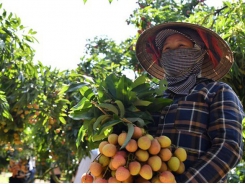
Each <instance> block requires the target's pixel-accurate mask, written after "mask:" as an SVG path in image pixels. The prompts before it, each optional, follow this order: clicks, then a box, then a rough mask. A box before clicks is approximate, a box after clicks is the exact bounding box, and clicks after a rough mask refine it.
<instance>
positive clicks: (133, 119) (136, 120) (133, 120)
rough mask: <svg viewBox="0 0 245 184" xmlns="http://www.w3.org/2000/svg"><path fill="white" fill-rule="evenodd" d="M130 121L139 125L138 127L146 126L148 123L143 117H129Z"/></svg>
mask: <svg viewBox="0 0 245 184" xmlns="http://www.w3.org/2000/svg"><path fill="white" fill-rule="evenodd" d="M127 120H129V121H130V122H132V123H133V124H135V125H137V126H138V127H142V128H143V127H144V126H145V125H146V124H145V122H144V120H143V119H142V118H127Z"/></svg>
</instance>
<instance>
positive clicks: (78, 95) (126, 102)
mask: <svg viewBox="0 0 245 184" xmlns="http://www.w3.org/2000/svg"><path fill="white" fill-rule="evenodd" d="M85 2H86V0H84V3H85ZM110 2H112V1H110ZM138 4H139V8H137V9H136V10H134V11H133V12H132V14H131V15H129V18H128V20H126V22H127V24H132V25H135V27H137V29H138V32H136V35H135V37H132V38H128V39H126V40H125V41H123V42H121V43H119V44H117V43H115V42H114V41H113V40H111V39H109V38H98V37H95V38H94V40H87V45H86V50H85V53H84V55H83V56H82V57H81V63H80V64H79V66H78V68H77V69H76V70H72V71H68V70H66V71H59V70H51V69H50V67H47V66H43V65H42V63H41V62H39V63H37V64H34V63H33V62H32V60H33V56H34V54H35V50H33V49H32V47H31V46H30V45H31V44H33V43H36V42H37V40H36V39H35V37H34V36H35V34H36V32H35V31H34V30H32V29H30V30H27V29H26V28H25V27H24V26H23V25H22V24H21V19H20V18H19V17H17V16H16V15H13V14H12V13H10V14H8V13H7V12H6V10H4V9H2V5H1V6H0V20H1V21H0V51H1V55H0V69H1V73H0V102H1V105H0V112H1V116H0V148H1V149H0V159H1V160H0V167H1V168H4V167H6V166H7V164H8V159H19V158H24V157H26V156H32V155H35V156H37V169H38V173H37V175H38V176H37V177H44V175H45V173H46V174H47V173H48V170H49V169H50V164H51V162H53V161H56V162H58V163H59V164H60V167H61V169H62V170H63V173H64V174H65V175H64V176H65V178H66V181H70V179H71V177H72V175H73V174H75V171H76V169H77V166H78V163H79V160H80V159H81V158H83V157H85V156H87V155H89V154H90V153H89V151H90V150H91V149H93V148H96V147H97V146H98V143H99V142H100V141H101V140H103V139H104V138H105V137H106V136H107V135H108V133H110V132H112V131H117V129H119V128H120V129H124V130H125V131H131V130H132V126H133V124H137V125H139V126H147V125H148V123H149V122H151V121H152V120H151V118H150V116H146V114H148V113H150V112H151V111H153V110H154V111H156V110H158V108H160V107H159V106H158V105H166V103H168V102H169V101H167V100H166V99H163V98H162V96H161V95H162V92H163V91H164V88H163V87H164V86H165V85H166V83H165V81H159V80H157V79H154V78H152V77H151V76H149V75H148V74H147V73H146V72H145V71H144V70H143V69H142V68H141V66H140V65H139V63H138V61H137V59H136V57H135V43H136V40H137V38H138V36H139V34H140V33H142V32H143V31H144V30H146V29H148V28H150V27H151V26H154V25H156V24H159V23H162V22H169V21H183V22H192V23H198V24H201V25H204V26H205V27H208V28H210V29H212V30H214V31H216V32H217V33H218V34H219V35H220V36H221V37H222V38H224V39H225V40H226V41H227V42H228V43H229V45H230V47H231V49H232V51H233V53H234V58H235V63H234V65H233V67H232V69H231V71H230V72H229V73H228V74H227V75H226V76H225V77H224V78H223V79H222V80H223V81H225V82H227V83H228V84H230V85H231V86H232V88H233V89H234V91H235V92H236V93H237V94H238V96H239V97H240V99H241V101H242V103H243V105H244V106H245V98H244V96H245V90H244V89H243V86H244V76H245V75H244V74H245V72H244V71H245V68H244V67H245V66H244V53H245V52H244V41H243V40H244V32H245V30H244V3H243V2H242V1H241V0H239V1H237V2H236V3H230V2H229V1H225V2H223V7H221V8H220V9H215V8H214V7H209V6H207V5H206V4H205V0H181V1H174V0H168V1H159V0H138ZM224 25H225V26H224ZM125 71H126V72H127V71H132V73H133V75H134V76H132V78H134V79H136V80H132V79H129V78H127V77H126V76H125V75H124V74H125ZM139 76H140V77H139ZM157 97H159V98H157ZM156 99H157V100H156ZM156 102H161V103H160V104H156ZM153 104H154V105H153ZM153 107H154V108H157V109H154V108H153ZM244 126H245V125H244V123H243V127H244ZM244 131H245V130H244ZM243 133H244V132H243ZM243 137H245V133H244V135H243ZM244 159H245V158H243V161H242V162H241V163H240V164H239V165H238V166H237V167H236V168H235V169H233V171H232V172H231V173H230V174H229V178H228V181H229V182H244Z"/></svg>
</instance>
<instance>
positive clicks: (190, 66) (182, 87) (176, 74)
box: [160, 44, 206, 95]
mask: <svg viewBox="0 0 245 184" xmlns="http://www.w3.org/2000/svg"><path fill="white" fill-rule="evenodd" d="M205 54H206V50H204V49H201V48H200V47H199V46H198V45H196V44H195V45H194V47H193V48H180V49H175V50H170V51H168V52H164V53H162V56H161V59H160V65H161V66H162V67H163V69H164V71H165V73H166V80H167V82H168V89H169V90H170V91H172V92H174V93H175V94H182V95H187V94H188V93H189V91H190V89H192V88H193V86H194V85H195V84H196V78H197V76H198V75H199V74H200V73H201V67H202V62H203V60H204V56H205Z"/></svg>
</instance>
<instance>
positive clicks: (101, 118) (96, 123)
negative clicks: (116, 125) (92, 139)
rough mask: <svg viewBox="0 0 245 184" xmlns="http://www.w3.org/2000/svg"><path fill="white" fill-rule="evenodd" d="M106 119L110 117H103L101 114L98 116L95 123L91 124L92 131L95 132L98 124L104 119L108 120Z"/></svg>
mask: <svg viewBox="0 0 245 184" xmlns="http://www.w3.org/2000/svg"><path fill="white" fill-rule="evenodd" d="M108 117H110V115H105V114H103V115H101V116H99V117H98V118H97V119H96V121H95V122H94V124H93V129H94V130H96V129H97V128H98V126H99V124H100V122H102V121H103V120H104V119H106V118H108Z"/></svg>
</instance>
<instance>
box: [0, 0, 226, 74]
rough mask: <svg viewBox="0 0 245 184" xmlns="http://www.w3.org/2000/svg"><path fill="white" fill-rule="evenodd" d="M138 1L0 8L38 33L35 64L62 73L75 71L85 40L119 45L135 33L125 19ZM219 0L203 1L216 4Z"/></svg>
mask: <svg viewBox="0 0 245 184" xmlns="http://www.w3.org/2000/svg"><path fill="white" fill-rule="evenodd" d="M136 2H137V0H113V2H112V3H111V4H109V2H108V0H87V3H86V4H84V3H83V0H0V3H2V4H3V6H2V8H4V9H6V11H7V12H8V13H10V12H12V13H14V14H16V15H17V16H18V17H20V18H21V20H22V24H23V25H24V26H26V27H28V28H32V29H33V30H35V31H37V32H38V33H37V35H36V36H35V37H36V38H37V39H38V40H39V44H36V45H34V49H35V50H36V56H35V58H34V61H37V60H39V61H41V62H42V63H43V64H44V65H47V66H50V65H51V66H52V67H53V68H55V67H56V68H58V69H61V70H66V69H75V68H76V67H77V64H79V63H80V57H81V56H82V55H83V51H84V46H85V44H86V39H88V38H90V39H93V38H94V37H95V36H102V35H107V36H108V37H109V38H111V39H113V40H115V41H117V42H120V41H123V40H125V39H126V38H128V37H130V36H134V35H135V34H136V31H137V30H136V28H134V27H133V26H129V25H127V23H126V19H128V18H129V15H130V14H131V13H132V12H133V10H134V9H136V8H137V7H138V5H137V4H136ZM221 2H222V1H221V0H215V1H214V0H206V3H209V4H212V5H217V4H220V3H221Z"/></svg>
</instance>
